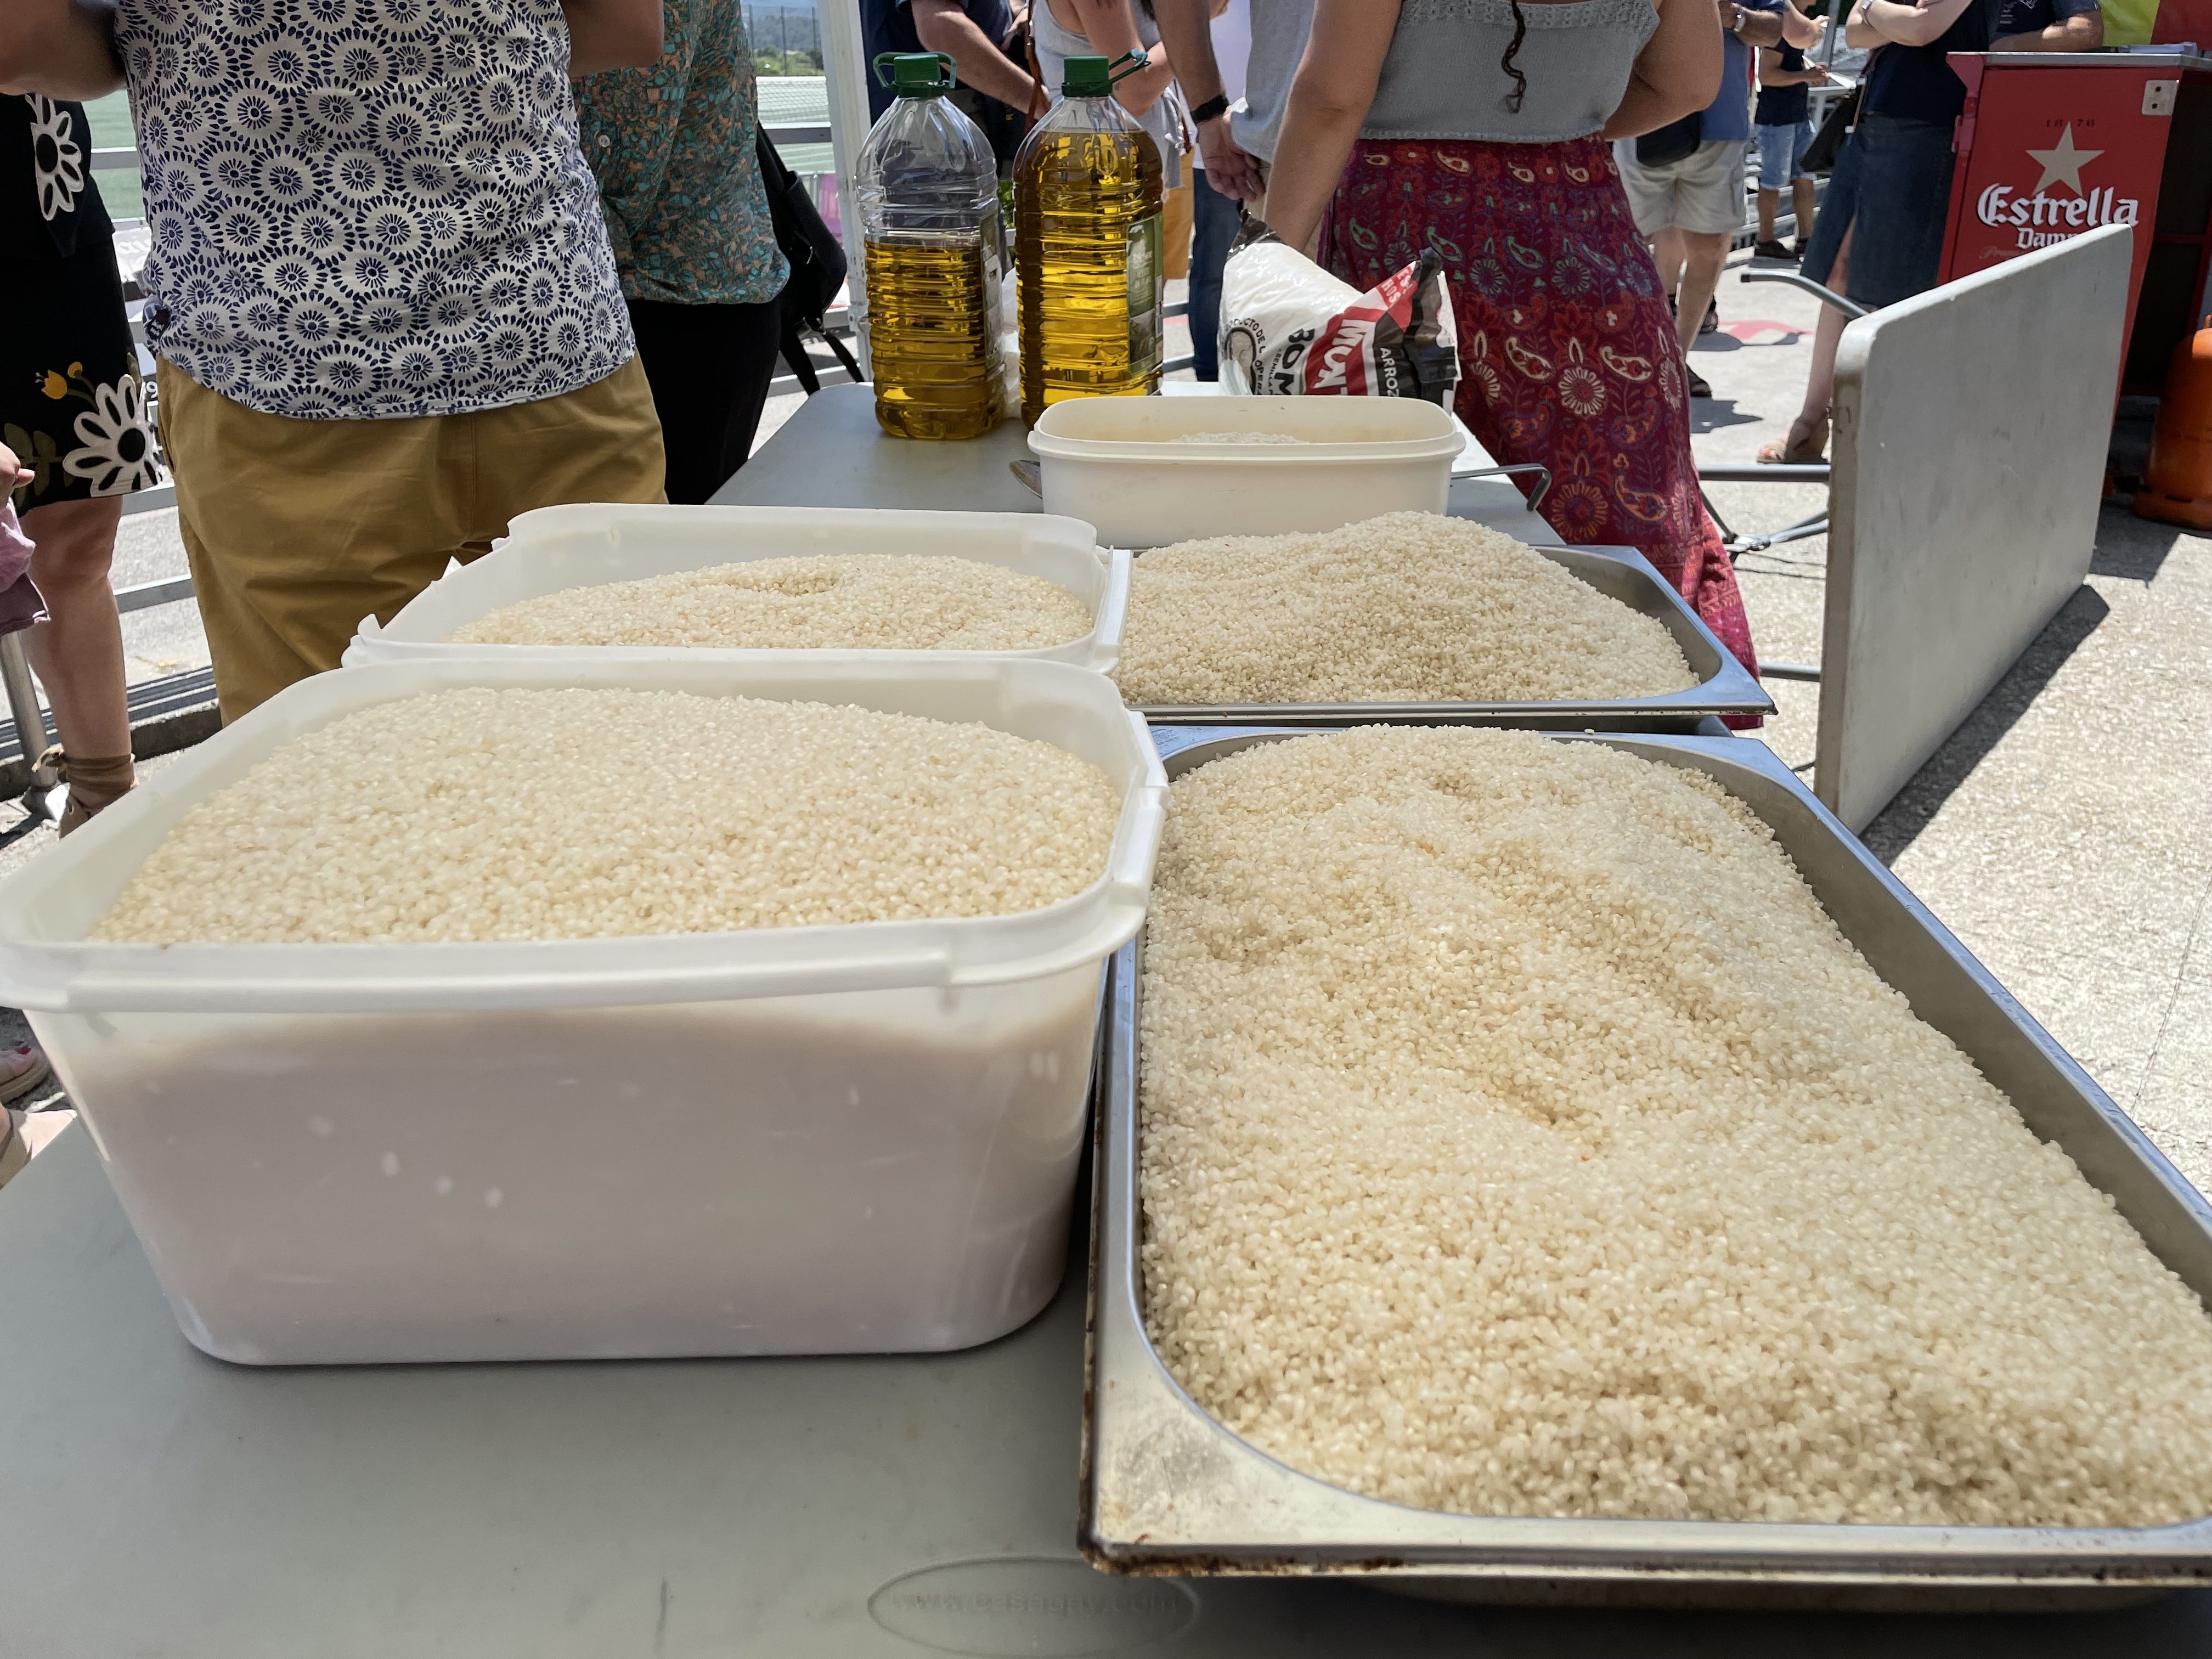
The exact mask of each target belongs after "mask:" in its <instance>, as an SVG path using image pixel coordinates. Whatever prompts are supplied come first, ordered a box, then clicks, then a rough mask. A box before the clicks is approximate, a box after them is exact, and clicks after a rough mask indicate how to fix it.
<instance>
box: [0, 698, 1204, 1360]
mask: <svg viewBox="0 0 2212 1659" xmlns="http://www.w3.org/2000/svg"><path fill="white" fill-rule="evenodd" d="M1163 795H1164V781H1163V779H1162V776H1161V773H1160V768H1159V763H1158V759H1157V757H1155V756H1154V755H1153V753H1152V748H1151V745H1150V744H1149V742H1148V741H1147V739H1146V733H1145V731H1144V728H1143V726H1142V724H1141V722H1139V721H1138V720H1136V719H1135V718H1134V717H1133V716H1132V715H1130V714H1127V712H1125V711H1124V710H1123V709H1122V708H1121V707H1120V706H1119V703H1118V701H1117V699H1116V698H1115V695H1114V691H1113V688H1112V686H1111V685H1110V684H1109V683H1108V682H1106V681H1105V680H1104V679H1103V678H1101V677H1099V676H1097V675H1096V674H1092V673H1089V672H1086V671H1083V670H1080V669H1077V668H1073V667H1069V666H1067V665H1063V664H1057V663H1030V662H1015V661H1008V660H1005V659H970V660H951V661H942V660H940V661H935V662H930V663H926V664H908V665H904V666H896V665H885V664H866V663H860V664H855V663H852V662H850V661H844V662H840V661H836V660H834V659H823V658H821V657H816V658H811V659H791V658H786V659H782V660H781V661H778V662H775V663H772V664H769V663H753V664H750V665H732V664H730V663H727V662H721V663H706V662H685V661H649V662H629V663H611V662H594V661H583V662H573V663H569V664H564V665H555V666H549V665H546V664H544V663H543V662H538V663H484V662H468V661H446V662H410V663H398V664H386V665H379V666H375V667H368V668H356V669H342V670H340V671H337V672H336V673H331V674H325V675H320V676H318V677H317V678H313V679H311V680H308V681H306V682H303V683H302V684H298V685H295V686H294V687H292V688H290V689H289V690H287V691H285V692H283V694H282V695H280V696H277V697H276V698H275V699H273V700H271V701H270V702H268V703H266V704H264V705H263V706H262V707H261V708H258V709H256V710H255V711H254V712H253V713H252V714H249V715H247V716H246V718H245V719H243V720H240V721H238V722H237V723H235V724H234V725H233V726H229V727H228V728H226V729H225V730H224V731H223V732H222V733H221V734H220V735H219V736H217V737H216V738H213V739H211V740H210V742H208V743H207V744H204V745H202V746H201V747H200V748H198V749H196V750H192V751H191V753H190V754H189V755H188V756H186V757H184V758H182V759H181V760H180V761H179V763H178V764H177V765H175V766H174V767H173V768H171V769H167V771H165V772H164V773H162V774H161V775H159V776H157V777H155V778H154V779H151V780H149V781H148V782H147V784H146V785H144V786H143V787H142V788H141V789H140V790H138V791H137V793H134V794H133V795H132V796H131V797H130V798H129V799H126V800H125V801H124V802H123V803H121V804H120V805H118V806H117V807H115V808H113V809H111V811H108V812H106V813H104V814H102V815H101V817H100V819H99V820H98V821H97V822H96V823H93V824H91V825H89V826H88V827H87V828H86V829H85V830H84V831H83V832H82V833H81V834H78V835H76V836H71V837H70V840H69V841H67V842H64V843H61V844H59V845H58V846H56V847H55V848H52V850H51V851H50V852H48V853H47V854H44V855H43V856H41V857H40V859H39V860H36V861H35V862H34V863H33V865H32V866H30V867H29V868H27V869H26V870H25V871H24V872H21V874H19V875H18V876H16V877H15V878H14V879H12V880H11V881H9V883H7V884H5V885H3V886H0V997H4V998H5V1000H7V1001H8V1002H9V1003H10V1004H12V1005H15V1006H21V1007H24V1008H26V1009H27V1010H29V1011H30V1017H31V1020H32V1022H33V1028H34V1030H36V1031H37V1033H38V1036H39V1037H40V1041H41V1042H43V1043H44V1044H45V1045H46V1051H47V1053H48V1054H50V1055H51V1056H52V1059H53V1061H54V1064H55V1066H56V1067H57V1069H58V1071H59V1072H60V1073H61V1075H62V1076H63V1078H64V1079H65V1080H66V1082H67V1084H68V1086H69V1089H70V1094H71V1096H72V1097H73V1098H74V1099H75V1101H76V1104H77V1105H78V1107H79V1108H80V1109H82V1111H83V1112H84V1114H85V1116H86V1120H87V1121H88V1124H89V1126H90V1127H91V1130H92V1133H93V1135H94V1139H95V1140H96V1142H97V1143H98V1146H99V1148H100V1155H101V1158H102V1160H103V1162H104V1163H105V1164H106V1168H107V1170H108V1172H109V1175H110V1176H111V1178H112V1180H113V1182H114V1183H115V1187H116V1190H117V1192H118V1195H119V1196H120V1197H121V1199H122V1200H123V1203H124V1206H125V1210H126V1212H128V1214H129V1215H130V1218H131V1223H132V1225H133V1226H134V1227H135V1228H136V1229H137V1233H138V1235H139V1237H140V1239H141V1240H142V1241H143V1243H144V1244H145V1246H146V1250H147V1254H148V1256H149V1259H150V1260H151V1261H152V1262H153V1265H154V1267H155V1273H157V1275H158V1276H159V1277H160V1279H161V1284H162V1286H163V1289H164V1290H165V1291H166V1292H167V1295H168V1297H169V1301H170V1304H171V1306H172V1307H173V1310H175V1312H176V1315H177V1318H178V1320H179V1323H180V1324H181V1325H182V1327H183V1328H184V1330H185V1334H187V1335H188V1336H189V1337H190V1338H191V1340H192V1341H193V1342H195V1343H196V1344H197V1345H198V1346H200V1347H202V1348H204V1349H205V1350H206V1351H207V1352H210V1353H213V1354H216V1355H217V1356H219V1357H221V1358H227V1359H232V1360H237V1361H241V1362H246V1363H250V1364H330V1363H349V1362H359V1361H392V1360H474V1359H524V1358H614V1357H646V1356H656V1355H678V1354H755V1353H799V1352H888V1351H899V1350H908V1351H912V1350H931V1349H945V1348H957V1347H962V1346H968V1345H969V1344H972V1343H975V1342H980V1341H984V1340H988V1339H989V1338H991V1337H994V1336H996V1335H999V1334H1001V1333H1003V1332H1005V1331H1006V1330H1009V1329H1012V1328H1014V1327H1015V1326H1017V1325H1018V1324H1020V1323H1022V1322H1024V1321H1025V1320H1027V1319H1028V1318H1029V1317H1030V1316H1031V1315H1033V1314H1034V1313H1036V1311H1037V1310H1038V1309H1040V1308H1042V1306H1043V1304H1044V1303H1045V1302H1046V1301H1047V1300H1048V1298H1049V1297H1050V1295H1051V1293H1052V1291H1053V1290H1054V1287H1056V1286H1057V1285H1058V1284H1059V1282H1060V1269H1061V1261H1062V1256H1063V1254H1064V1247H1065V1243H1066V1234H1067V1223H1068V1217H1069V1212H1070V1204H1071V1201H1072V1198H1073V1182H1074V1174H1075V1168H1076V1162H1077V1158H1078V1156H1079V1150H1080V1144H1081V1140H1082V1134H1083V1125H1084V1121H1085V1083H1086V1079H1087V1076H1088V1073H1089V1066H1090V1056H1091V1042H1092V1036H1093V1032H1094V1030H1095V1025H1096V1012H1097V999H1098V992H1099V982H1100V976H1101V971H1102V966H1103V962H1104V959H1105V958H1106V957H1107V956H1108V954H1109V952H1110V951H1112V950H1113V949H1114V948H1115V946H1116V945H1119V944H1120V943H1121V941H1123V940H1124V939H1127V938H1128V937H1129V935H1130V933H1132V932H1133V930H1134V929H1135V927H1137V926H1138V924H1139V921H1140V919H1141V917H1142V915H1143V910H1144V904H1145V899H1146V889H1147V884H1148V882H1149V878H1150V875H1151V868H1152V858H1153V856H1154V853H1155V851H1156V848H1157V845H1158V834H1159V826H1160V815H1161V811H1162V800H1163Z"/></svg>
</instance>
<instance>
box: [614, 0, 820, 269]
mask: <svg viewBox="0 0 2212 1659" xmlns="http://www.w3.org/2000/svg"><path fill="white" fill-rule="evenodd" d="M664 3H665V9H666V17H667V21H666V28H665V35H664V38H663V44H664V47H665V50H664V52H663V54H662V57H661V59H660V62H659V64H657V65H656V66H654V67H653V68H652V69H648V70H610V71H608V72H607V73H606V74H605V75H595V76H592V77H591V78H590V79H589V80H587V81H581V82H578V83H577V86H576V104H577V107H578V110H579V112H580V113H581V115H582V117H583V127H582V131H583V140H584V155H585V156H586V158H587V159H588V160H589V161H590V162H591V164H592V171H593V172H594V173H597V174H598V175H599V204H600V206H601V207H602V208H603V209H605V214H606V221H607V235H608V237H609V239H610V240H611V241H612V242H613V243H614V250H615V259H616V262H617V264H619V265H620V266H621V267H622V285H623V293H624V294H626V295H629V297H630V298H632V299H634V300H665V301H675V302H676V303H678V304H680V305H750V304H757V303H759V302H760V301H764V300H773V299H774V298H775V296H776V295H779V294H781V293H782V292H783V284H784V279H785V277H786V276H787V275H788V272H789V267H788V266H787V264H785V262H784V258H783V252H782V250H781V248H779V247H777V246H776V244H775V230H774V228H773V227H772V226H771V225H770V224H769V216H768V194H767V192H766V191H764V190H763V188H762V185H761V176H760V162H759V160H758V158H757V157H756V156H755V155H754V154H753V137H754V133H755V131H756V130H757V127H758V125H759V122H760V106H759V100H758V96H757V93H756V91H755V89H754V87H753V58H752V51H751V48H750V46H749V45H748V43H747V41H746V40H745V26H744V16H743V15H742V10H741V8H740V5H739V0H664Z"/></svg>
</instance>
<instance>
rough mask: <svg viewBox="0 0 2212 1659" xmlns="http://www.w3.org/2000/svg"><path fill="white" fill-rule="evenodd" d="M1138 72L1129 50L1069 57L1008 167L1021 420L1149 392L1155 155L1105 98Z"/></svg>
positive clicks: (1154, 341)
mask: <svg viewBox="0 0 2212 1659" xmlns="http://www.w3.org/2000/svg"><path fill="white" fill-rule="evenodd" d="M1141 67H1143V60H1142V58H1139V57H1138V56H1137V55H1136V54H1135V53H1131V54H1130V56H1129V58H1127V59H1124V60H1122V62H1121V64H1118V65H1117V64H1115V63H1114V62H1112V61H1111V60H1109V59H1107V58H1069V59H1068V60H1067V70H1066V76H1065V77H1064V79H1063V80H1062V82H1061V85H1060V101H1059V102H1057V103H1055V104H1054V106H1052V108H1051V110H1050V111H1049V112H1047V114H1046V116H1045V118H1044V119H1042V121H1040V122H1038V123H1037V125H1036V130H1035V131H1032V132H1031V133H1030V136H1029V137H1027V138H1026V139H1024V141H1023V143H1022V148H1021V152H1020V154H1019V155H1017V156H1016V157H1015V158H1014V258H1015V262H1016V267H1017V269H1018V270H1019V271H1020V273H1021V342H1022V418H1023V419H1024V421H1028V422H1035V421H1036V418H1037V416H1040V415H1042V413H1044V411H1045V409H1046V407H1047V406H1048V404H1056V403H1059V402H1060V401H1062V400H1063V399H1065V398H1097V397H1129V396H1142V395H1145V394H1146V393H1149V392H1157V391H1158V390H1159V385H1160V323H1161V318H1160V286H1161V254H1162V247H1161V237H1160V209H1161V188H1160V185H1161V163H1160V152H1159V148H1158V145H1156V144H1155V143H1153V142H1152V135H1151V134H1150V133H1148V132H1146V131H1145V130H1144V129H1143V128H1142V127H1140V126H1139V125H1137V123H1136V122H1135V120H1134V119H1133V118H1131V116H1130V115H1129V113H1128V112H1127V111H1126V110H1124V109H1123V108H1122V107H1121V106H1120V105H1119V104H1117V103H1115V101H1114V82H1115V81H1116V80H1117V79H1119V78H1120V77H1121V76H1122V75H1127V74H1130V73H1133V71H1134V70H1137V69H1139V68H1141Z"/></svg>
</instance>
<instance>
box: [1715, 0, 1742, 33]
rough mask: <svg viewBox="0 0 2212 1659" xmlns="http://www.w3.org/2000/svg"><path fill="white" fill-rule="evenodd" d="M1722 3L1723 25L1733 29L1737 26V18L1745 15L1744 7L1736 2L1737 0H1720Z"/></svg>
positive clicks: (1725, 27)
mask: <svg viewBox="0 0 2212 1659" xmlns="http://www.w3.org/2000/svg"><path fill="white" fill-rule="evenodd" d="M1720 3H1721V27H1723V28H1724V29H1733V28H1734V27H1735V20H1736V19H1737V18H1739V17H1741V16H1742V15H1743V8H1742V7H1741V6H1739V5H1738V4H1736V3H1735V0H1720Z"/></svg>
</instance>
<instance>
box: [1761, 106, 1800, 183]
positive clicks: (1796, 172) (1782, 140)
mask: <svg viewBox="0 0 2212 1659" xmlns="http://www.w3.org/2000/svg"><path fill="white" fill-rule="evenodd" d="M1758 137H1759V188H1760V189H1761V190H1787V189H1789V188H1790V184H1791V182H1792V181H1793V180H1795V179H1802V178H1803V177H1804V176H1805V168H1804V166H1803V162H1804V159H1805V147H1806V146H1807V145H1808V144H1809V143H1812V142H1813V124H1812V123H1811V122H1810V121H1797V122H1793V123H1791V124H1790V125H1787V126H1779V127H1761V128H1759V131H1758Z"/></svg>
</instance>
